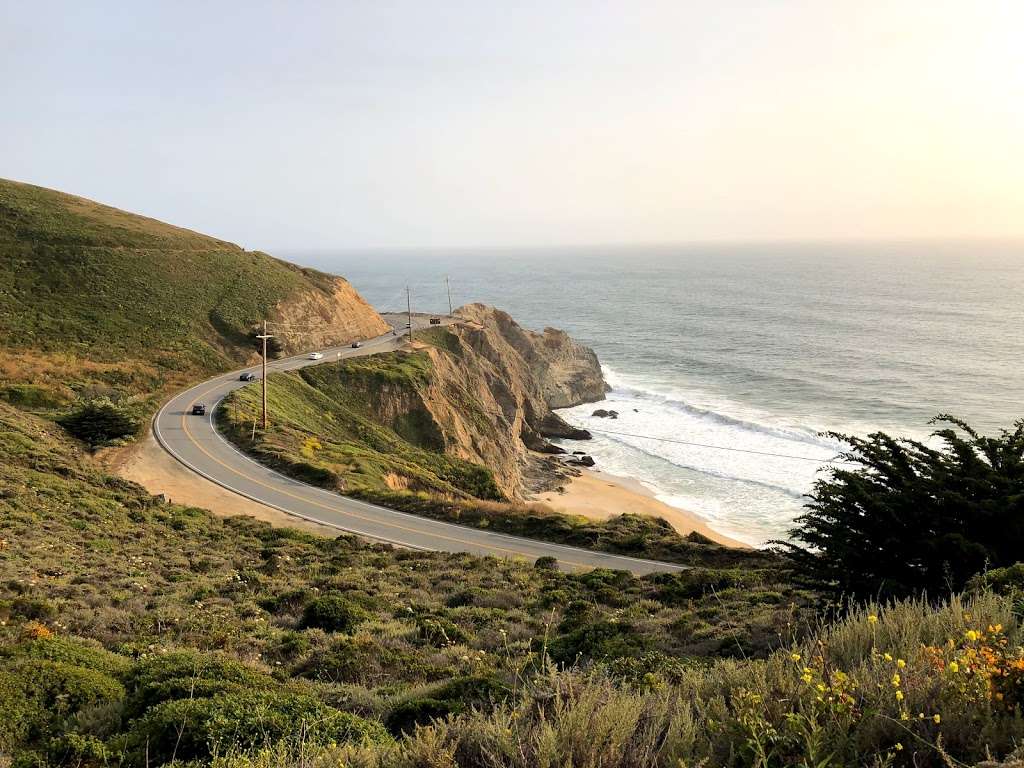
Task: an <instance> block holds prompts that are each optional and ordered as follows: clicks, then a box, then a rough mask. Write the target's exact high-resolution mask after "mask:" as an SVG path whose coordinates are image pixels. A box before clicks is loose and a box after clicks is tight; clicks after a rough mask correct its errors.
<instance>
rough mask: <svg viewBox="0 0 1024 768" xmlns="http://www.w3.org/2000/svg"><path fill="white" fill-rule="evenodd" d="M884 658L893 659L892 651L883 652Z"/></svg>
mask: <svg viewBox="0 0 1024 768" xmlns="http://www.w3.org/2000/svg"><path fill="white" fill-rule="evenodd" d="M882 658H883V659H885V660H886V661H892V654H891V653H883V654H882Z"/></svg>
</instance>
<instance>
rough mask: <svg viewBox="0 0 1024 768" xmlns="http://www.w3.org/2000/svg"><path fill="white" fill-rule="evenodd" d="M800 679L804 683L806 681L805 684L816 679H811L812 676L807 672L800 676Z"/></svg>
mask: <svg viewBox="0 0 1024 768" xmlns="http://www.w3.org/2000/svg"><path fill="white" fill-rule="evenodd" d="M800 679H801V680H803V681H804V682H805V683H809V682H811V680H813V679H814V678H813V677H811V676H810V675H809V674H807V673H806V672H804V673H803V674H802V675H800Z"/></svg>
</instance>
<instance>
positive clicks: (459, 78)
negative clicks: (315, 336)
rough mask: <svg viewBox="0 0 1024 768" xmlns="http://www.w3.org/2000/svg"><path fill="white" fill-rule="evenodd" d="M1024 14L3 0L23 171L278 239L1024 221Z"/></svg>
mask: <svg viewBox="0 0 1024 768" xmlns="http://www.w3.org/2000/svg"><path fill="white" fill-rule="evenodd" d="M1022 40H1024V2H1022V0H1007V2H984V1H983V0H965V1H964V2H943V1H942V0H913V1H910V0H908V1H906V2H899V1H898V0H896V1H893V0H884V1H878V2H874V1H872V0H848V1H841V0H815V1H814V2H783V1H782V0H778V1H777V2H770V1H769V0H763V1H761V2H753V1H751V2H729V1H728V0H718V1H712V2H686V0H670V1H667V2H655V1H653V0H652V1H650V2H644V1H643V0H632V1H631V2H625V1H624V2H573V1H570V0H543V1H541V2H531V1H527V2H523V0H516V1H515V2H511V0H510V1H509V2H488V1H487V0H469V1H467V2H439V1H438V2H435V1H430V2H428V1H427V0H420V1H419V2H387V1H385V0H365V1H362V2H340V1H339V2H332V3H329V2H323V3H313V2H280V3H258V2H250V1H246V2H237V3H232V2H223V1H221V0H218V1H216V2H209V0H207V2H202V3H190V2H178V1H176V2H164V3H156V2H143V1H142V0H125V1H124V2H121V3H100V2H89V0H76V1H75V2H67V3H48V2H39V1H38V0H32V2H28V1H25V0H0V74H2V77H0V105H2V106H0V176H4V177H8V178H15V179H19V180H23V181H31V182H33V183H37V184H42V185H44V186H51V187H56V188H59V189H62V190H66V191H70V192H75V193H77V194H81V195H85V196H87V197H92V198H96V199H98V200H101V201H103V202H107V203H110V204H113V205H117V206H119V207H123V208H127V209H130V210H133V211H138V212H142V213H146V214H149V215H152V216H156V217H158V218H161V219H165V220H168V221H171V222H172V223H176V224H181V225H183V226H188V227H192V228H194V229H198V230H201V231H204V232H208V233H210V234H215V235H219V236H222V237H226V238H228V239H231V240H234V241H236V242H239V243H241V244H243V245H246V246H247V247H254V248H255V247H259V248H264V249H270V250H273V249H278V250H280V249H282V248H303V247H325V248H328V247H361V246H434V247H438V246H441V247H443V246H474V245H502V244H507V245H553V244H570V243H632V242H638V243H643V242H655V241H660V242H665V241H689V240H704V239H725V240H734V239H735V240H739V239H778V238H786V239H788V238H796V239H802V238H831V237H843V238H847V237H854V238H861V237H868V238H870V237H960V236H976V235H980V236H996V237H1000V236H1001V237H1005V236H1022V235H1024V42H1022Z"/></svg>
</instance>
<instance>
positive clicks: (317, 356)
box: [309, 352, 324, 360]
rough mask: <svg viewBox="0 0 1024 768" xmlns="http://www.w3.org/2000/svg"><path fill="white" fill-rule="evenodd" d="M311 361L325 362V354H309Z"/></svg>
mask: <svg viewBox="0 0 1024 768" xmlns="http://www.w3.org/2000/svg"><path fill="white" fill-rule="evenodd" d="M309 359H310V360H323V359H324V353H323V352H310V353H309Z"/></svg>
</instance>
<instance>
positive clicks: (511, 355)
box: [455, 304, 608, 408]
mask: <svg viewBox="0 0 1024 768" xmlns="http://www.w3.org/2000/svg"><path fill="white" fill-rule="evenodd" d="M455 314H456V316H457V317H459V318H460V319H462V320H465V321H466V324H467V326H468V327H469V328H475V329H477V330H479V331H481V332H482V333H483V334H484V336H485V337H486V339H487V342H486V346H488V347H489V348H491V349H492V350H494V351H496V352H497V353H498V355H499V359H501V360H507V361H508V362H509V364H510V365H511V366H512V367H519V366H518V361H519V360H522V362H523V363H524V364H525V366H526V368H527V369H528V370H529V371H530V373H532V374H533V378H534V379H535V380H536V382H537V384H538V386H539V390H540V392H539V393H540V396H541V398H542V399H543V401H544V403H545V404H546V405H547V407H548V408H569V407H571V406H574V405H579V404H580V403H592V402H596V401H598V400H603V399H604V396H605V393H606V392H607V391H608V385H607V384H606V383H605V380H604V377H603V376H602V375H601V364H600V363H599V362H598V360H597V355H596V354H594V350H592V349H590V348H589V347H585V346H583V345H582V344H579V343H578V342H576V341H574V340H573V339H572V338H570V336H569V334H567V333H566V332H565V331H560V330H557V329H555V328H545V329H544V332H543V333H536V332H535V331H530V330H527V329H526V328H523V327H522V326H520V325H519V324H518V323H517V322H516V321H515V320H513V319H512V317H511V316H509V315H508V314H507V313H506V312H502V311H501V310H500V309H495V308H494V307H488V306H486V305H484V304H467V305H466V306H464V307H460V308H459V309H458V310H456V312H455Z"/></svg>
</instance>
